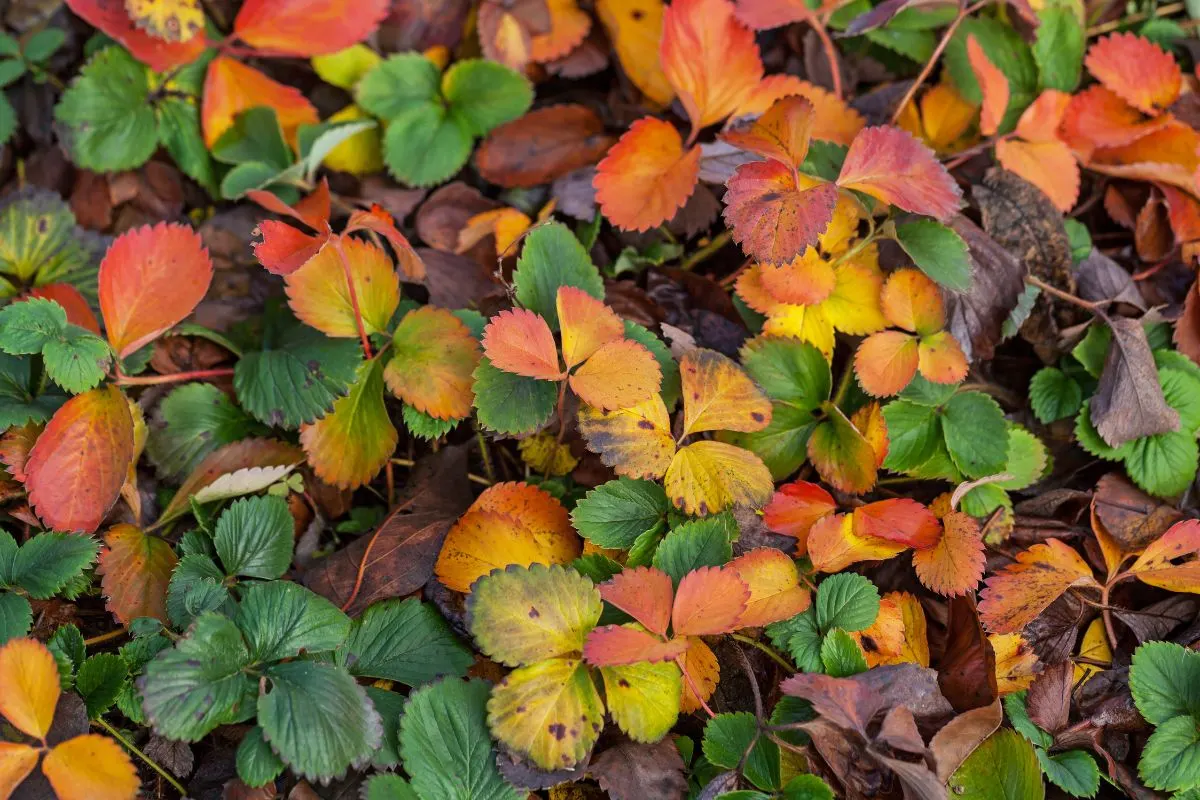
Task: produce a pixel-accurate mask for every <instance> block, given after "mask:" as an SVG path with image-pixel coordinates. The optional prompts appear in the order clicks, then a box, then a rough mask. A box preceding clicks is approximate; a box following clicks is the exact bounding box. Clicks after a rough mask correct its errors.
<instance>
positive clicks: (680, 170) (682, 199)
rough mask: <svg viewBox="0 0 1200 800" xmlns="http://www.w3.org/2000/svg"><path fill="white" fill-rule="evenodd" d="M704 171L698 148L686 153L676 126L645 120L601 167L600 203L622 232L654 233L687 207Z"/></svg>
mask: <svg viewBox="0 0 1200 800" xmlns="http://www.w3.org/2000/svg"><path fill="white" fill-rule="evenodd" d="M699 170H700V148H699V146H697V147H692V148H691V149H689V150H686V151H685V150H684V144H683V138H682V137H681V136H680V135H679V132H678V131H677V130H675V127H674V126H673V125H671V124H670V123H668V122H664V121H662V120H660V119H657V118H655V117H646V118H645V119H641V120H638V121H637V122H635V123H633V125H632V126H630V128H629V130H628V131H626V132H625V134H624V135H623V136H621V140H620V141H619V142H617V143H616V144H615V145H613V146H612V147H611V148H610V149H609V151H608V155H607V156H605V157H604V160H603V161H601V162H600V163H599V164H598V165H597V167H596V177H595V178H594V179H593V181H592V183H593V186H595V189H596V202H597V203H599V204H600V209H601V210H602V211H603V212H604V216H605V217H607V218H608V220H609V221H610V222H612V224H614V225H616V226H617V227H619V228H624V229H626V230H636V231H645V230H649V229H651V228H653V227H655V226H656V225H660V224H662V223H663V222H666V221H667V220H668V219H670V218H671V217H673V216H675V212H676V211H678V210H679V209H680V208H681V207H682V206H683V204H684V203H686V202H687V199H688V198H689V197H690V196H691V194H692V192H693V191H694V190H695V188H696V179H697V176H698V175H699Z"/></svg>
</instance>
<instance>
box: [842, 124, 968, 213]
mask: <svg viewBox="0 0 1200 800" xmlns="http://www.w3.org/2000/svg"><path fill="white" fill-rule="evenodd" d="M837 185H838V186H841V187H842V188H844V189H855V190H857V191H860V192H863V193H864V194H869V195H870V196H871V197H874V198H875V199H876V200H882V201H883V202H885V203H891V204H892V205H894V206H896V207H898V208H902V209H904V210H905V211H911V212H913V213H914V214H925V215H927V216H930V217H934V218H935V219H938V220H941V221H945V220H947V219H949V218H950V217H952V216H953V215H954V214H955V212H957V211H958V207H959V204H960V203H961V201H962V190H961V189H959V188H958V184H957V183H955V182H954V179H953V178H951V177H950V173H948V172H946V168H945V167H943V166H942V165H941V164H940V163H938V160H937V158H936V157H935V156H934V154H933V151H932V150H930V149H929V148H928V147H926V146H925V145H923V144H921V143H920V142H918V141H917V140H916V139H914V138H913V137H912V135H911V134H908V133H906V132H905V131H902V130H900V129H899V128H892V127H874V128H864V129H863V131H862V132H861V133H860V134H858V136H856V137H854V142H853V143H852V144H851V145H850V150H849V151H848V152H847V153H846V159H845V161H844V162H842V172H841V175H839V176H838V179H837Z"/></svg>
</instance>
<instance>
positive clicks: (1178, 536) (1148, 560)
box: [1129, 520, 1200, 593]
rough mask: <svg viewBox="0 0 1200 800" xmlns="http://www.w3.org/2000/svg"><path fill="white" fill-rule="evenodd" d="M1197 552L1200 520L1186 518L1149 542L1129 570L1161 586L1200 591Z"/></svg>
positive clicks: (1198, 550)
mask: <svg viewBox="0 0 1200 800" xmlns="http://www.w3.org/2000/svg"><path fill="white" fill-rule="evenodd" d="M1198 552H1200V522H1197V521H1196V520H1185V521H1184V522H1180V523H1178V524H1176V525H1173V526H1172V527H1171V528H1170V529H1169V530H1167V532H1166V533H1164V534H1163V535H1162V536H1160V537H1159V538H1158V539H1156V540H1155V541H1154V542H1152V543H1150V545H1148V546H1147V547H1146V549H1145V550H1143V551H1142V554H1141V555H1140V556H1138V558H1137V560H1136V561H1134V562H1133V564H1131V565H1130V566H1129V571H1130V572H1132V573H1133V574H1134V575H1136V576H1137V578H1138V580H1140V581H1142V582H1143V583H1148V584H1150V585H1151V586H1157V587H1159V588H1160V589H1167V590H1169V591H1172V592H1192V593H1200V562H1197V561H1196V559H1195V558H1194V557H1193V556H1195V554H1196V553H1198ZM1181 559H1182V560H1181Z"/></svg>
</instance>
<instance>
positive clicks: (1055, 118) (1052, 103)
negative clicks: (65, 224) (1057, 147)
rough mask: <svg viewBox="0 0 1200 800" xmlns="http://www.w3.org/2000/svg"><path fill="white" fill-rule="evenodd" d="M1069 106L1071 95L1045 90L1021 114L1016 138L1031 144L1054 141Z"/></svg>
mask: <svg viewBox="0 0 1200 800" xmlns="http://www.w3.org/2000/svg"><path fill="white" fill-rule="evenodd" d="M1070 104H1071V95H1069V94H1067V93H1066V92H1059V91H1056V90H1054V89H1047V90H1045V91H1044V92H1042V93H1041V94H1039V95H1038V96H1037V99H1036V100H1034V101H1033V103H1031V104H1030V106H1029V108H1027V109H1025V111H1023V112H1022V113H1021V118H1020V119H1019V120H1017V128H1016V134H1017V136H1020V137H1021V138H1022V139H1026V140H1028V141H1031V142H1051V141H1055V140H1056V139H1058V138H1059V137H1058V129H1059V128H1060V127H1062V124H1063V119H1064V118H1065V117H1066V114H1067V109H1068V108H1069V107H1070Z"/></svg>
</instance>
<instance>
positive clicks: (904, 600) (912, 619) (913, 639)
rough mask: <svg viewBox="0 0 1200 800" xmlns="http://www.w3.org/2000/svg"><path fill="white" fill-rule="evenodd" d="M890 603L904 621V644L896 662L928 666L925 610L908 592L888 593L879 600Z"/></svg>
mask: <svg viewBox="0 0 1200 800" xmlns="http://www.w3.org/2000/svg"><path fill="white" fill-rule="evenodd" d="M886 602H891V603H894V604H895V605H896V607H897V608H899V609H900V618H901V619H902V620H903V621H904V644H903V645H901V648H900V655H899V656H898V661H899V662H900V663H903V662H905V661H908V662H911V663H913V664H920V665H921V666H922V667H928V666H929V636H928V634H927V632H926V623H925V610H924V609H923V608H921V601H920V600H918V599H917V598H916V597H914V596H913V595H911V594H909V593H908V592H888V593H887V594H885V595H884V596H883V598H882V600H881V604H880V605H881V609H880V610H882V603H886Z"/></svg>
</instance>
